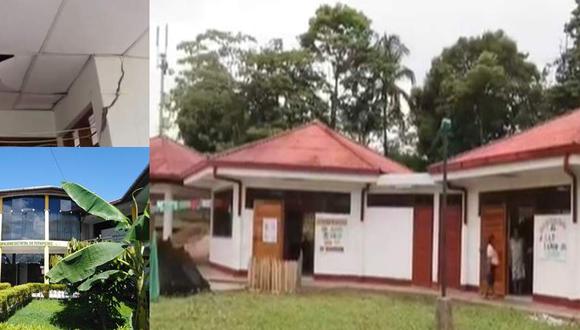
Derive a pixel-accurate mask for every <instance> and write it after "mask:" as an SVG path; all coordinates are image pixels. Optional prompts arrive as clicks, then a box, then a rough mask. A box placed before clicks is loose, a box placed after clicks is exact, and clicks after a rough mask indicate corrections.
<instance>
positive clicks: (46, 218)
mask: <svg viewBox="0 0 580 330" xmlns="http://www.w3.org/2000/svg"><path fill="white" fill-rule="evenodd" d="M48 205H49V203H48V195H44V240H45V241H48V240H49V239H50V231H49V228H48V226H49V219H50V216H49V211H48Z"/></svg>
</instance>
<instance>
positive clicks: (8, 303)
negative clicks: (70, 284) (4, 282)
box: [0, 283, 64, 321]
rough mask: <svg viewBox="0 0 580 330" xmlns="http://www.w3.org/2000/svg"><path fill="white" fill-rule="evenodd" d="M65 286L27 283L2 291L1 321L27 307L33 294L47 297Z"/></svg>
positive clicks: (0, 294) (0, 296) (0, 300)
mask: <svg viewBox="0 0 580 330" xmlns="http://www.w3.org/2000/svg"><path fill="white" fill-rule="evenodd" d="M63 289H64V286H63V285H54V284H45V283H27V284H22V285H17V286H14V287H10V288H6V289H3V290H0V320H1V321H5V320H6V319H8V318H9V317H10V316H11V315H12V314H13V313H14V312H15V311H16V310H18V309H20V308H22V307H23V306H26V304H28V303H29V302H30V300H31V299H32V294H33V293H43V294H44V295H45V296H47V295H48V294H47V293H48V291H49V290H63Z"/></svg>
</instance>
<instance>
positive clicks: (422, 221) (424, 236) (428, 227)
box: [413, 206, 433, 287]
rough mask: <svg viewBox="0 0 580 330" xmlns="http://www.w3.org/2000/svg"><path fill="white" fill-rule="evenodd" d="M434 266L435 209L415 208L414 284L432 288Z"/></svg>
mask: <svg viewBox="0 0 580 330" xmlns="http://www.w3.org/2000/svg"><path fill="white" fill-rule="evenodd" d="M432 264H433V207H431V206H415V208H414V217H413V284H414V285H419V286H424V287H430V286H431V282H432V279H431V277H432V276H431V273H432V268H431V265H432Z"/></svg>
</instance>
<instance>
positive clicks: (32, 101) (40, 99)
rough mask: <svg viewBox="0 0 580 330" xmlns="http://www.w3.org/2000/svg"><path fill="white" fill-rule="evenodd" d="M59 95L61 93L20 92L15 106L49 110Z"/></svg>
mask: <svg viewBox="0 0 580 330" xmlns="http://www.w3.org/2000/svg"><path fill="white" fill-rule="evenodd" d="M61 97H62V96H61V95H39V94H22V96H21V97H20V100H19V101H18V103H17V104H16V106H15V108H16V109H22V110H24V109H26V110H50V109H52V107H53V105H54V104H55V103H56V102H58V100H60V98H61Z"/></svg>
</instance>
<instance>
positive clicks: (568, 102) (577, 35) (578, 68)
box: [548, 0, 580, 113]
mask: <svg viewBox="0 0 580 330" xmlns="http://www.w3.org/2000/svg"><path fill="white" fill-rule="evenodd" d="M564 32H565V33H566V44H565V46H564V49H563V51H562V54H561V55H560V58H558V60H557V61H556V63H555V64H556V85H555V86H553V87H552V88H551V89H550V91H549V93H548V96H549V100H550V103H551V105H552V106H553V109H552V110H553V112H554V113H561V112H564V111H566V110H570V109H574V108H577V107H580V0H576V8H575V9H574V10H573V11H572V17H571V18H570V21H568V23H567V24H566V25H565V26H564Z"/></svg>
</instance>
